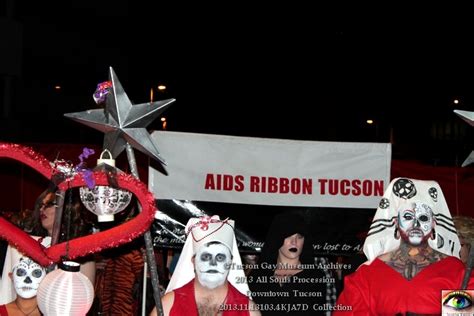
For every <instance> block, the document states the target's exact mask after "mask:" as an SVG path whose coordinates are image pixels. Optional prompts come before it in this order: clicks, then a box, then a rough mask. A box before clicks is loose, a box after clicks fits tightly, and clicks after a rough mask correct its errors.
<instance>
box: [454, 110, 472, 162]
mask: <svg viewBox="0 0 474 316" xmlns="http://www.w3.org/2000/svg"><path fill="white" fill-rule="evenodd" d="M454 113H456V114H457V115H458V116H459V117H460V118H462V119H463V120H464V121H465V122H467V123H468V124H469V125H471V126H474V112H471V111H463V110H454ZM473 162H474V151H472V152H471V153H470V154H469V156H467V158H466V160H464V162H463V163H462V165H461V167H466V166H468V165H470V164H471V163H473Z"/></svg>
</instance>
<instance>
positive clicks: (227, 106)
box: [6, 0, 474, 157]
mask: <svg viewBox="0 0 474 316" xmlns="http://www.w3.org/2000/svg"><path fill="white" fill-rule="evenodd" d="M13 2H14V4H15V5H14V6H15V10H14V12H15V13H14V19H15V20H16V21H19V22H21V23H22V27H23V51H22V57H21V61H22V72H21V76H20V77H19V78H17V79H15V80H16V91H15V99H14V105H13V107H14V110H13V114H12V115H13V120H11V121H14V122H16V123H15V125H16V126H22V127H21V130H18V128H20V127H16V130H15V133H14V135H11V134H10V135H9V134H8V133H7V136H6V137H10V138H14V139H11V141H24V142H38V141H48V142H55V141H58V142H62V141H66V142H88V141H90V142H99V143H100V142H101V140H102V135H101V134H100V132H96V131H94V130H90V131H89V130H87V129H88V128H87V127H85V126H82V125H78V124H77V123H74V122H68V121H67V120H66V119H65V118H63V117H62V114H63V113H68V112H75V111H83V110H86V109H90V108H94V103H93V100H92V97H91V95H92V93H93V91H94V89H95V86H96V84H97V83H98V82H101V81H104V80H106V79H107V76H108V67H109V66H112V67H113V68H114V70H115V72H116V73H117V75H118V77H119V79H120V81H121V83H122V85H123V86H124V88H125V91H126V92H127V94H128V95H129V97H130V99H131V100H132V101H133V102H134V103H141V102H146V101H148V100H149V90H150V88H151V87H152V86H156V85H157V84H158V83H164V84H166V85H167V86H168V90H167V92H166V93H164V94H163V95H161V96H158V95H157V93H156V91H155V100H156V99H164V98H171V97H173V98H176V99H177V101H176V102H175V103H174V104H173V105H172V107H171V108H170V109H169V110H167V111H166V112H165V115H166V116H167V118H168V122H169V125H168V126H169V130H172V131H186V132H204V133H215V134H229V135H241V136H257V137H277V138H287V139H303V140H322V141H325V140H330V141H378V142H388V141H390V135H392V140H394V146H395V145H396V144H397V143H398V144H399V148H400V149H399V150H397V149H395V150H394V152H397V151H400V152H402V151H403V150H405V148H408V149H409V150H411V149H412V148H416V146H414V145H413V143H416V142H418V143H420V142H421V143H423V144H424V145H426V144H427V143H430V146H431V147H440V146H446V143H447V142H449V143H451V147H452V146H455V149H456V150H458V151H459V152H458V153H457V154H459V155H463V154H464V153H465V152H466V151H468V149H469V148H468V147H469V146H470V144H467V143H468V142H471V141H470V139H471V138H472V136H473V135H472V132H471V131H470V129H469V126H468V125H467V124H466V123H464V122H462V121H461V120H460V119H459V118H458V117H457V116H455V115H454V114H453V113H452V110H453V109H454V108H464V109H468V110H474V106H473V105H474V93H473V91H472V89H473V87H474V82H473V74H474V72H473V70H474V69H473V68H474V67H473V66H474V65H473V57H472V56H474V52H473V49H472V48H471V47H474V46H473V44H472V39H473V38H474V36H473V35H474V34H473V33H474V30H473V29H472V28H469V27H468V26H469V25H468V22H469V20H467V19H465V18H464V17H463V12H466V10H464V9H465V8H455V7H454V6H452V7H449V8H447V7H423V8H420V9H415V8H413V7H399V8H380V7H371V8H362V7H360V6H358V7H354V8H353V7H348V6H344V5H340V6H339V7H337V8H336V7H333V8H317V7H314V6H309V4H308V5H307V6H304V7H303V6H297V5H296V4H295V5H291V6H290V4H281V5H278V6H277V5H275V4H271V6H266V7H260V8H258V7H256V5H255V4H250V3H240V2H239V3H233V4H227V5H226V6H224V5H222V4H213V5H212V7H211V6H210V4H209V5H208V7H206V5H203V4H200V5H199V6H192V5H190V4H187V3H177V4H175V5H173V7H171V6H169V5H168V4H166V3H165V2H163V3H159V2H158V1H153V3H151V2H150V1H88V0H85V1H63V2H60V1H52V2H39V1H33V2H30V1H25V0H22V1H13ZM149 2H150V3H149ZM157 2H158V3H157ZM56 84H60V85H61V86H62V87H63V89H62V90H61V91H59V92H58V91H55V90H54V89H53V87H54V85H56ZM454 97H459V98H461V101H462V104H461V105H459V106H454V105H453V104H452V100H453V98H454ZM369 117H370V118H373V119H374V120H375V121H376V124H375V126H367V125H365V123H364V122H365V120H366V119H367V118H369ZM25 122H27V123H25ZM26 125H27V126H28V128H26V127H24V126H26ZM151 128H152V129H153V128H159V124H158V121H156V123H154V124H152V126H151ZM58 129H60V130H61V132H60V133H57V132H54V130H58ZM447 129H453V130H454V132H453V131H451V132H449V131H448V132H447ZM33 130H35V132H31V131H33ZM390 130H392V134H390ZM41 131H45V132H46V133H42V132H41ZM440 133H441V134H442V135H440ZM453 133H454V134H453ZM7 140H10V139H7ZM438 141H441V143H440V144H441V145H439V144H438V143H437V142H438ZM438 145H439V146H438ZM431 147H430V148H428V150H429V151H432V148H431ZM451 147H449V148H447V150H448V151H449V150H453V148H451ZM407 156H408V157H409V156H410V155H407Z"/></svg>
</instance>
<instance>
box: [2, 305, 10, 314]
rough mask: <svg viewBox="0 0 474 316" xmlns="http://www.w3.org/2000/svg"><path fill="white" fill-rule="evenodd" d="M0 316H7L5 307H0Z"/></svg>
mask: <svg viewBox="0 0 474 316" xmlns="http://www.w3.org/2000/svg"><path fill="white" fill-rule="evenodd" d="M0 316H8V312H7V306H6V305H0Z"/></svg>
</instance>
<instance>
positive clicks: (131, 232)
mask: <svg viewBox="0 0 474 316" xmlns="http://www.w3.org/2000/svg"><path fill="white" fill-rule="evenodd" d="M0 158H11V159H13V160H16V161H20V162H22V163H24V164H26V165H28V166H30V167H31V168H33V169H35V170H36V171H38V172H39V173H40V174H42V175H43V176H45V177H46V178H48V179H50V178H51V175H52V174H53V171H54V170H53V167H52V164H51V163H50V162H49V161H48V160H47V159H46V158H45V157H44V156H42V155H41V154H38V153H36V152H35V151H34V150H33V149H31V148H28V147H23V146H20V145H18V144H9V143H0ZM93 177H94V180H95V183H96V185H108V181H107V176H106V174H105V173H102V172H100V173H97V172H96V173H94V174H93ZM117 183H118V186H119V187H120V188H121V189H125V190H128V191H130V192H132V193H133V194H134V195H135V196H136V197H137V199H138V201H139V203H140V205H141V206H142V211H141V213H140V214H139V215H137V216H136V217H134V218H133V219H131V220H129V221H127V222H125V223H123V224H121V225H119V226H116V227H114V228H111V229H108V230H106V231H103V232H99V233H96V234H93V235H87V236H83V237H79V238H75V239H72V240H69V242H68V243H69V245H68V246H67V242H62V243H59V244H56V245H53V246H51V247H49V248H44V247H43V246H42V245H41V244H40V243H39V242H38V241H36V240H35V239H33V238H32V237H31V236H30V235H28V234H27V233H26V232H24V231H23V230H21V229H20V228H18V227H17V226H15V225H13V224H12V223H10V222H9V221H7V220H6V219H5V218H3V217H1V216H0V238H2V239H5V240H7V241H8V243H9V244H11V245H13V246H14V247H16V248H17V249H18V250H19V251H21V252H22V253H24V254H25V255H27V256H28V257H30V258H31V259H33V260H35V261H36V262H38V263H39V264H41V265H42V266H48V265H50V264H52V263H57V262H60V261H61V260H62V259H63V257H64V256H65V255H66V254H67V255H68V258H69V259H70V260H73V259H75V258H79V257H83V256H85V255H88V254H93V253H96V252H99V251H101V250H103V249H107V248H113V247H117V246H119V245H122V244H124V243H127V242H129V241H131V240H133V239H134V238H136V237H138V236H140V235H141V234H143V233H144V232H145V231H146V230H147V229H148V228H149V227H150V225H151V223H152V221H153V219H154V215H155V211H156V207H155V198H154V197H153V194H152V193H151V192H150V191H148V189H147V187H146V185H145V184H144V183H143V182H141V181H139V180H137V179H135V178H134V177H133V176H132V175H129V174H118V175H117ZM85 185H86V182H85V180H84V179H83V177H82V175H81V174H76V175H75V176H74V178H72V179H66V180H65V181H63V182H61V183H59V184H58V187H59V189H60V190H64V191H65V190H68V189H72V188H75V187H81V186H85ZM67 248H69V250H67Z"/></svg>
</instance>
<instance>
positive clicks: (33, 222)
mask: <svg viewBox="0 0 474 316" xmlns="http://www.w3.org/2000/svg"><path fill="white" fill-rule="evenodd" d="M48 194H53V195H55V194H56V192H55V191H51V189H47V190H45V191H43V192H42V193H41V194H40V195H39V196H38V198H37V199H36V202H35V207H34V209H33V211H32V212H31V214H30V216H29V217H28V219H26V220H25V221H24V229H25V231H26V232H28V233H29V234H31V235H34V236H41V237H44V236H47V235H48V231H47V230H46V229H45V228H44V227H43V226H42V225H41V219H40V209H41V206H42V204H43V200H44V199H45V197H46V196H47V195H48ZM68 216H69V224H70V225H69V239H72V238H76V237H79V236H84V235H87V234H89V233H90V232H91V229H92V220H91V216H92V214H91V213H90V212H89V211H87V210H86V209H85V207H84V206H83V205H82V202H81V200H80V198H79V192H78V189H70V190H68V191H67V192H66V194H65V198H64V207H63V216H62V219H61V230H60V235H59V241H58V242H63V241H66V240H67V239H68V236H67V226H68V225H67V224H68Z"/></svg>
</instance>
